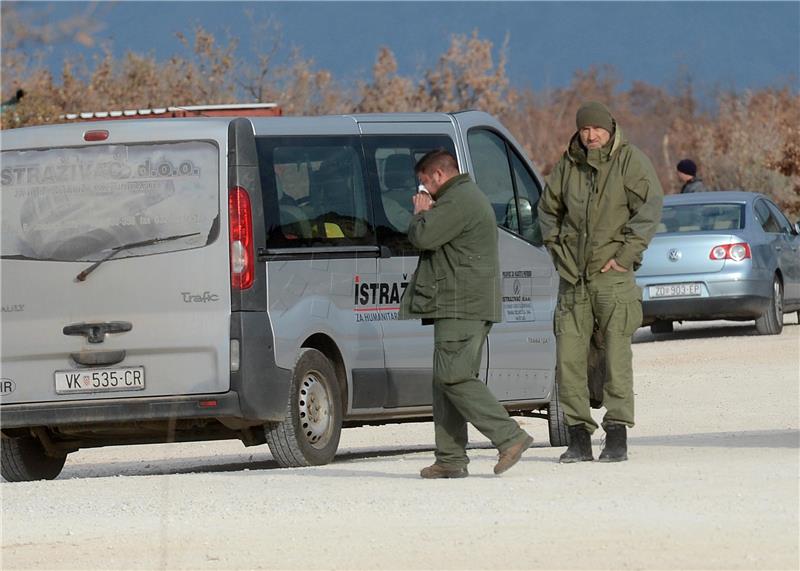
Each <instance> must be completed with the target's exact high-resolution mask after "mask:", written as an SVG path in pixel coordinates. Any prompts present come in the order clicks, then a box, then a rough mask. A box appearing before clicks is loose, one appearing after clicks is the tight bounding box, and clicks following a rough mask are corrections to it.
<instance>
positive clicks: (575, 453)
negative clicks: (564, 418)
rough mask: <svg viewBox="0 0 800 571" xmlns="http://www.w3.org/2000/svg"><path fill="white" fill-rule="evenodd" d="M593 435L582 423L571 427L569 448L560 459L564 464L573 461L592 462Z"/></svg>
mask: <svg viewBox="0 0 800 571" xmlns="http://www.w3.org/2000/svg"><path fill="white" fill-rule="evenodd" d="M591 437H592V435H591V434H589V431H588V430H586V429H585V428H584V427H583V425H582V424H576V425H575V426H570V427H569V448H567V451H566V452H564V453H563V454H562V455H561V457H560V458H559V459H558V461H559V462H561V463H562V464H571V463H573V462H591V461H592V460H594V456H592V440H591Z"/></svg>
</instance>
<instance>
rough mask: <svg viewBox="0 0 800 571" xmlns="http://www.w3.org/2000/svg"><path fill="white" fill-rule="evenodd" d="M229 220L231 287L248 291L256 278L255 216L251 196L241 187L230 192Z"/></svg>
mask: <svg viewBox="0 0 800 571" xmlns="http://www.w3.org/2000/svg"><path fill="white" fill-rule="evenodd" d="M228 220H229V222H230V224H229V231H230V240H231V242H230V246H231V287H232V288H233V289H237V290H242V289H248V288H249V287H250V286H252V285H253V278H254V276H255V257H254V255H253V216H252V211H251V208H250V196H248V194H247V191H246V190H245V189H244V188H242V187H241V186H234V187H233V188H231V189H230V191H229V192H228Z"/></svg>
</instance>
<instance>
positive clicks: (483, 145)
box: [467, 129, 542, 246]
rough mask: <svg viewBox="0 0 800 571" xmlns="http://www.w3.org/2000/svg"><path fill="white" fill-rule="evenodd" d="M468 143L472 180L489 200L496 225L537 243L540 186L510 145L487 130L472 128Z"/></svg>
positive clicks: (538, 238)
mask: <svg viewBox="0 0 800 571" xmlns="http://www.w3.org/2000/svg"><path fill="white" fill-rule="evenodd" d="M467 143H468V144H469V152H470V156H471V158H472V168H473V170H474V173H475V182H477V183H478V186H479V187H480V188H481V190H482V191H483V192H485V193H486V196H487V197H488V198H489V201H490V202H491V203H492V208H493V209H494V214H495V218H496V219H497V225H498V226H501V227H503V228H506V229H508V230H511V231H512V232H514V233H516V234H518V235H520V236H522V237H523V238H525V240H527V241H529V242H531V243H533V244H535V245H537V246H540V245H541V244H542V239H541V232H540V230H539V224H538V216H537V209H536V207H537V205H538V203H539V196H540V194H541V189H540V188H539V184H538V182H537V181H536V179H535V178H534V176H533V175H532V174H531V172H530V171H529V170H528V167H527V166H526V165H525V162H524V161H523V160H522V158H520V156H519V155H518V154H517V152H516V151H515V150H514V149H513V148H512V146H511V145H510V144H509V143H508V141H506V140H505V139H504V138H502V137H501V136H500V135H498V134H497V133H495V132H493V131H489V130H488V129H471V130H470V131H469V133H468V134H467Z"/></svg>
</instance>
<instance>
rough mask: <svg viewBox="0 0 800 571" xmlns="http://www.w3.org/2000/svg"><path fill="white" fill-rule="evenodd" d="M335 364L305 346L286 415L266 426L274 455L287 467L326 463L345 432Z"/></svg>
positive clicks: (298, 361) (294, 374) (293, 376)
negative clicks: (342, 432)
mask: <svg viewBox="0 0 800 571" xmlns="http://www.w3.org/2000/svg"><path fill="white" fill-rule="evenodd" d="M340 395H341V393H340V391H339V383H338V382H337V380H336V373H335V371H334V369H333V365H332V364H331V362H330V361H329V360H328V358H327V357H325V355H323V354H322V353H321V352H319V351H317V350H316V349H302V350H301V352H300V356H299V357H298V359H297V363H296V364H295V367H294V373H293V375H292V386H291V387H290V390H289V403H288V405H287V410H286V418H285V419H284V420H283V421H282V422H276V423H269V424H267V426H266V427H265V429H266V438H267V444H268V445H269V449H270V451H271V452H272V456H273V457H274V458H275V460H276V461H277V462H278V464H279V465H280V466H282V467H284V468H291V467H297V466H319V465H322V464H327V463H329V462H330V461H331V460H333V457H334V456H335V455H336V449H337V448H338V447H339V436H340V435H341V431H342V409H343V407H342V399H341V396H340Z"/></svg>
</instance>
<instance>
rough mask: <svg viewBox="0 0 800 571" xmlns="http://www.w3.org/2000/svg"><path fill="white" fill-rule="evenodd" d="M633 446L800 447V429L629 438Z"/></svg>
mask: <svg viewBox="0 0 800 571" xmlns="http://www.w3.org/2000/svg"><path fill="white" fill-rule="evenodd" d="M629 440H630V442H631V445H633V446H685V447H687V448H703V447H713V448H800V431H798V430H795V429H787V430H749V431H745V432H703V433H697V434H672V435H665V436H641V437H631V438H629Z"/></svg>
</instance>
